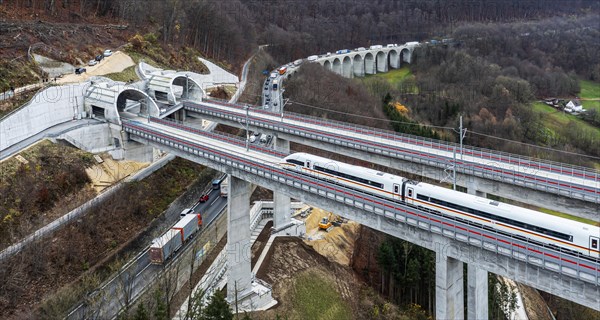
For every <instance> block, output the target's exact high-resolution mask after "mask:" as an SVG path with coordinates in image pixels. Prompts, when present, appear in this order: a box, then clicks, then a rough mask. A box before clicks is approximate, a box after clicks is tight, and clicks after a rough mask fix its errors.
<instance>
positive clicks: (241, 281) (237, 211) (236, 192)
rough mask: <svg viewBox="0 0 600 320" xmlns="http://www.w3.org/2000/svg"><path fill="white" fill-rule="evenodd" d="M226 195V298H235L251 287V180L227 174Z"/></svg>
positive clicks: (232, 299) (229, 299)
mask: <svg viewBox="0 0 600 320" xmlns="http://www.w3.org/2000/svg"><path fill="white" fill-rule="evenodd" d="M228 178H229V187H228V188H229V190H228V195H227V206H228V220H227V270H228V272H229V275H228V277H227V300H228V301H229V302H233V301H235V299H236V296H237V298H238V299H240V298H241V297H242V296H244V295H246V292H247V291H248V290H249V289H251V286H250V281H251V280H252V270H251V268H250V254H251V250H250V248H251V243H250V228H249V226H250V194H251V193H252V192H251V191H252V185H251V184H250V183H249V182H246V181H244V180H241V179H238V178H236V177H234V176H232V175H228Z"/></svg>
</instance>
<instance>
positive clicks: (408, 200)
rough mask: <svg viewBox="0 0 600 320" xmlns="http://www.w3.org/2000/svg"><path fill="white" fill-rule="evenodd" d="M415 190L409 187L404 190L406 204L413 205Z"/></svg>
mask: <svg viewBox="0 0 600 320" xmlns="http://www.w3.org/2000/svg"><path fill="white" fill-rule="evenodd" d="M414 197H415V190H414V189H413V188H411V187H408V188H406V203H408V204H414V203H415V202H414V201H413V199H414Z"/></svg>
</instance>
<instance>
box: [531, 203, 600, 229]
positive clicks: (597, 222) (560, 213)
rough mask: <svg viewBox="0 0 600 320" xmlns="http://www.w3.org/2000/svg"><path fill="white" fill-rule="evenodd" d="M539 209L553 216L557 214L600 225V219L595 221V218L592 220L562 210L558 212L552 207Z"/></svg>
mask: <svg viewBox="0 0 600 320" xmlns="http://www.w3.org/2000/svg"><path fill="white" fill-rule="evenodd" d="M538 210H539V211H541V212H543V213H547V214H550V215H553V216H557V217H561V218H565V219H569V220H574V221H579V222H581V223H587V224H591V225H593V226H598V227H600V221H594V220H590V219H586V218H581V217H577V216H573V215H570V214H566V213H562V212H558V211H554V210H550V209H544V208H539V209H538Z"/></svg>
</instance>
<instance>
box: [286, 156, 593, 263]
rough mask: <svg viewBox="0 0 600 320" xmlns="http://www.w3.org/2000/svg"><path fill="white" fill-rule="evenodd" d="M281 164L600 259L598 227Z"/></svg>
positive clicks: (317, 163)
mask: <svg viewBox="0 0 600 320" xmlns="http://www.w3.org/2000/svg"><path fill="white" fill-rule="evenodd" d="M280 165H281V167H283V168H285V169H287V170H292V171H296V172H299V173H302V174H305V175H308V176H312V177H315V178H317V179H321V180H326V181H329V182H333V183H337V184H340V185H343V186H345V187H348V188H351V189H355V190H359V191H362V192H366V193H369V194H372V195H374V196H379V197H383V198H387V199H390V200H395V201H400V202H403V203H405V204H407V205H411V206H415V207H420V208H424V209H427V210H428V211H429V212H432V213H434V214H439V215H444V216H447V217H451V218H453V219H459V220H462V221H464V222H467V223H469V224H473V225H477V226H478V227H480V228H486V229H489V228H493V229H495V230H497V231H498V232H501V233H506V234H509V235H511V236H516V237H520V238H523V239H527V240H528V241H532V242H536V243H539V244H543V245H551V246H555V247H560V250H562V251H565V252H571V253H574V254H584V255H588V256H591V257H595V258H598V257H600V252H599V249H600V248H599V246H600V228H598V227H596V226H592V225H588V224H584V223H580V222H577V221H573V220H568V219H563V218H559V217H556V216H552V215H548V214H545V213H542V212H538V211H534V210H529V209H525V208H521V207H517V206H513V205H509V204H506V203H501V202H498V201H493V200H489V199H487V198H482V197H477V196H474V195H468V194H465V193H462V192H457V191H454V190H449V189H446V188H442V187H438V186H434V185H431V184H427V183H422V182H414V181H410V180H408V179H405V178H402V177H399V176H396V175H392V174H388V173H383V172H379V171H376V170H372V169H368V168H363V167H359V166H354V165H350V164H347V163H343V162H337V161H333V160H330V159H327V158H323V157H319V156H315V155H311V154H307V153H294V154H291V155H289V156H287V157H285V158H283V160H282V161H281V163H280Z"/></svg>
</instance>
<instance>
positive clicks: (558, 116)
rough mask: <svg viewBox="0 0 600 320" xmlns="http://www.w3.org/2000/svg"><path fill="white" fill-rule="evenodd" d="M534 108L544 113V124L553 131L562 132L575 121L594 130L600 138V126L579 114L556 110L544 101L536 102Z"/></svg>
mask: <svg viewBox="0 0 600 320" xmlns="http://www.w3.org/2000/svg"><path fill="white" fill-rule="evenodd" d="M533 109H534V110H535V111H537V112H540V113H542V116H543V120H544V124H545V125H546V127H547V128H548V129H550V130H552V131H553V132H560V130H561V129H562V128H564V127H566V126H567V124H569V121H575V122H576V123H577V124H578V125H580V126H582V127H583V128H587V129H588V130H592V131H594V132H595V133H596V136H597V138H598V139H599V140H600V128H597V127H594V126H592V125H590V124H589V123H587V122H585V121H583V120H581V119H579V118H578V117H577V116H574V115H571V114H568V113H565V112H562V111H559V110H556V109H555V108H553V107H551V106H548V105H546V104H544V103H542V102H534V103H533Z"/></svg>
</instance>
